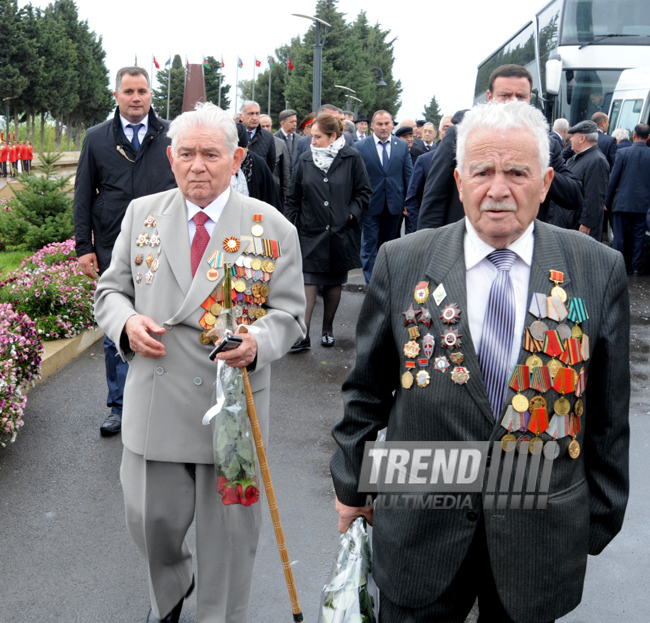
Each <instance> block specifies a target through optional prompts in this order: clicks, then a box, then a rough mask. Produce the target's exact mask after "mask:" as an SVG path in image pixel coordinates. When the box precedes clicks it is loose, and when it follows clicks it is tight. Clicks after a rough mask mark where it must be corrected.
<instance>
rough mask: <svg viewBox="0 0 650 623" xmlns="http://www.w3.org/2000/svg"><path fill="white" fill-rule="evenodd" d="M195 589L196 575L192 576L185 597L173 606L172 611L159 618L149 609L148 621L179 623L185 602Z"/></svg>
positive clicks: (154, 622) (153, 622)
mask: <svg viewBox="0 0 650 623" xmlns="http://www.w3.org/2000/svg"><path fill="white" fill-rule="evenodd" d="M193 590H194V576H192V583H191V584H190V587H189V588H188V589H187V593H185V597H181V600H180V601H179V602H178V603H177V604H176V605H175V606H174V607H173V608H172V611H171V612H170V613H169V614H168V615H167V616H166V617H165V618H164V619H158V618H156V616H155V615H154V613H153V610H151V609H149V615H148V616H147V623H178V620H179V619H180V618H181V610H182V609H183V602H184V601H185V600H186V599H187V598H188V597H189V596H190V595H191V594H192V591H193Z"/></svg>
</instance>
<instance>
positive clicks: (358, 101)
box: [348, 95, 363, 119]
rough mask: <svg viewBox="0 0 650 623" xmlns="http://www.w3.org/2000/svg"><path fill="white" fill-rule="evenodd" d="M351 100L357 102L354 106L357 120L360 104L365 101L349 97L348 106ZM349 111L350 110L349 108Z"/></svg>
mask: <svg viewBox="0 0 650 623" xmlns="http://www.w3.org/2000/svg"><path fill="white" fill-rule="evenodd" d="M350 100H354V101H355V102H356V103H355V104H354V118H355V119H356V118H357V117H358V116H359V104H363V101H362V100H360V99H359V98H358V97H354V95H349V96H348V104H349V103H350ZM348 110H350V109H349V108H348Z"/></svg>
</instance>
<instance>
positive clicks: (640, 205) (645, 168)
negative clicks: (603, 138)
mask: <svg viewBox="0 0 650 623" xmlns="http://www.w3.org/2000/svg"><path fill="white" fill-rule="evenodd" d="M649 136H650V126H648V124H646V123H640V124H639V125H637V126H636V127H635V128H634V133H633V134H632V146H631V147H628V148H627V149H624V150H623V151H621V152H619V153H618V154H617V155H616V161H615V162H614V169H613V170H612V173H611V175H610V176H609V186H608V187H607V198H606V199H605V205H606V206H607V208H608V210H610V211H611V215H612V225H613V228H614V242H613V244H612V246H613V247H614V248H615V249H616V250H617V251H620V252H621V253H623V254H624V255H625V263H626V264H627V267H628V272H630V273H632V274H633V275H639V274H641V263H642V260H643V244H644V241H645V232H646V215H647V214H648V210H650V149H648V146H647V145H646V141H647V140H648V137H649Z"/></svg>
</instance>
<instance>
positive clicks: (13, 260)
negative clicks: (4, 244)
mask: <svg viewBox="0 0 650 623" xmlns="http://www.w3.org/2000/svg"><path fill="white" fill-rule="evenodd" d="M29 255H33V253H31V252H30V251H3V252H2V253H0V274H2V275H5V274H7V273H8V272H9V271H10V270H14V269H15V268H18V267H19V266H20V263H21V262H22V261H23V259H24V258H26V257H27V256H29Z"/></svg>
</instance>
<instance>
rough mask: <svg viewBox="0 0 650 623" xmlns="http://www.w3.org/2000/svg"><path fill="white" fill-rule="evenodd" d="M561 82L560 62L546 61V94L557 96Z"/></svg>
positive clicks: (555, 60) (554, 60)
mask: <svg viewBox="0 0 650 623" xmlns="http://www.w3.org/2000/svg"><path fill="white" fill-rule="evenodd" d="M561 81H562V61H561V60H558V59H551V60H548V61H546V93H547V94H548V95H557V94H558V93H559V92H560V83H561Z"/></svg>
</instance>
